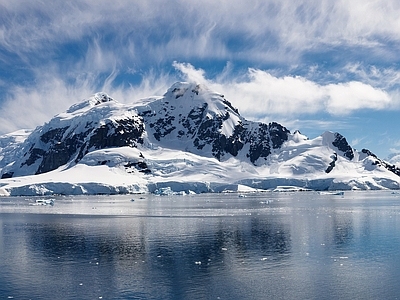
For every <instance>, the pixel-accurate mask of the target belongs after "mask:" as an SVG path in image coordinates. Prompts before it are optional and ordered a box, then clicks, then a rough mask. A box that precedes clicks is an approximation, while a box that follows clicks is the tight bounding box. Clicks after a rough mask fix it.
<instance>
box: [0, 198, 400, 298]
mask: <svg viewBox="0 0 400 300" xmlns="http://www.w3.org/2000/svg"><path fill="white" fill-rule="evenodd" d="M371 195H372V196H371ZM399 200H400V199H397V198H395V197H393V196H391V195H390V194H388V193H383V192H380V193H369V194H368V193H354V194H353V195H351V198H350V197H349V198H346V197H337V196H328V197H327V196H324V197H323V196H321V195H318V194H316V193H295V194H285V195H282V194H272V193H268V194H262V195H250V196H248V197H246V198H238V197H237V195H235V194H233V195H198V196H193V197H153V196H146V197H144V199H138V200H135V201H134V202H132V201H129V198H128V197H126V196H119V197H97V198H96V197H88V198H84V197H80V198H69V197H66V198H60V199H56V201H55V205H54V206H53V207H32V206H29V205H27V203H25V202H24V201H23V200H21V199H8V200H6V199H4V200H2V201H3V202H2V204H1V205H0V224H1V231H0V253H1V254H0V256H1V257H0V258H1V260H0V261H1V262H0V269H1V270H2V272H1V273H0V298H7V297H13V298H14V299H29V298H31V299H38V298H40V299H60V298H62V299H218V298H220V299H305V298H308V299H312V298H314V299H316V298H318V299H338V298H341V299H376V298H382V297H383V298H393V297H394V296H396V295H398V294H399V292H400V287H398V285H397V276H398V275H400V271H399V270H400V268H399V267H400V259H399V258H400V255H399V254H398V251H397V249H398V246H400V244H399V236H400V235H399V234H398V230H399V229H400V228H399V226H400V207H399V206H398V204H397V202H398V201H399ZM6 201H8V202H6ZM5 203H7V205H6V204H5Z"/></svg>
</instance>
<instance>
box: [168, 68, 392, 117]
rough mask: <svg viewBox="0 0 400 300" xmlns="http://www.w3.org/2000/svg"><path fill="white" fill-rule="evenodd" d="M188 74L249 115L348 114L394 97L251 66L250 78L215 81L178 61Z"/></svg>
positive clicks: (359, 85)
mask: <svg viewBox="0 0 400 300" xmlns="http://www.w3.org/2000/svg"><path fill="white" fill-rule="evenodd" d="M174 66H175V67H176V68H177V69H178V70H179V71H181V72H183V73H184V78H185V79H188V80H191V81H196V82H198V81H200V82H203V83H206V84H207V85H208V86H210V87H212V88H213V89H215V90H218V91H219V92H221V93H223V94H225V95H226V96H227V97H228V98H229V100H230V101H231V102H232V103H233V104H234V105H235V106H237V107H238V108H239V111H241V113H242V114H243V115H245V116H251V117H253V118H257V117H260V116H265V115H273V116H277V115H281V116H288V115H292V116H299V115H310V114H315V113H320V112H327V113H329V114H332V115H348V114H351V113H353V112H354V111H357V110H361V109H375V110H380V109H385V108H389V107H391V106H392V105H393V102H394V100H393V99H392V98H391V96H390V95H389V94H388V93H387V92H385V91H384V90H381V89H378V88H374V87H372V86H370V85H368V84H364V83H362V82H357V81H350V82H345V83H337V84H328V85H320V84H317V83H316V82H313V81H310V80H308V79H306V78H304V77H300V76H283V77H276V76H273V75H271V74H270V73H268V72H267V71H263V70H257V69H249V70H248V74H247V75H248V76H247V80H243V78H232V77H231V79H230V80H224V81H222V82H220V81H213V80H207V79H206V78H204V71H203V70H196V69H194V67H193V66H191V65H190V64H179V63H175V64H174Z"/></svg>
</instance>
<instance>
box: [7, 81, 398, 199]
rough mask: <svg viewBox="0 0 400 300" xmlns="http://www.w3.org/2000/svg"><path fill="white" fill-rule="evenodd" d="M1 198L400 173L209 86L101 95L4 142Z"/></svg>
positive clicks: (347, 184)
mask: <svg viewBox="0 0 400 300" xmlns="http://www.w3.org/2000/svg"><path fill="white" fill-rule="evenodd" d="M0 170H1V175H2V179H1V180H0V194H2V195H50V194H115V193H147V192H151V193H158V194H165V193H192V192H195V193H201V192H222V191H246V190H247V191H249V190H252V191H254V190H266V189H274V188H276V187H277V186H285V185H287V186H298V187H303V188H308V189H315V190H337V189H344V190H348V189H384V188H390V189H398V188H399V184H400V177H399V175H400V170H399V169H398V168H397V167H395V166H394V165H391V164H389V163H387V162H385V161H383V160H381V159H379V158H378V157H376V156H375V155H374V154H373V153H371V152H370V151H368V150H365V149H363V150H362V151H356V150H355V149H353V148H352V147H351V146H350V145H349V144H348V143H347V141H346V139H345V138H344V137H343V136H341V135H340V134H339V133H334V132H325V133H323V134H322V135H321V136H319V137H316V138H315V139H308V138H307V137H306V136H304V135H302V134H301V133H300V132H299V131H296V132H294V133H291V132H290V131H289V130H288V129H286V128H285V127H283V126H282V125H280V124H278V123H274V122H273V123H270V124H263V123H258V122H251V121H248V120H246V119H245V118H243V117H242V116H241V115H240V114H239V112H238V111H237V109H235V108H234V107H233V106H232V105H231V104H230V103H229V101H227V100H226V99H225V97H224V96H223V95H221V94H219V93H216V92H213V91H210V90H209V89H208V88H207V87H205V86H203V85H198V84H193V83H176V84H174V85H173V86H172V87H171V88H170V89H168V91H167V92H166V94H165V95H164V96H163V97H157V98H154V97H153V98H148V99H143V100H142V101H141V102H140V104H136V105H126V104H121V103H118V102H117V101H115V100H114V99H112V98H111V97H109V96H108V95H106V94H104V93H97V94H95V95H94V96H93V97H91V98H89V99H88V100H85V101H83V102H80V103H77V104H75V105H73V106H72V107H71V108H70V109H68V110H67V111H66V112H63V113H61V114H59V115H57V116H55V117H54V118H52V119H51V120H50V121H49V122H47V123H45V124H44V125H43V126H40V127H38V128H36V129H35V130H33V131H20V132H16V133H12V134H8V135H5V136H2V137H0Z"/></svg>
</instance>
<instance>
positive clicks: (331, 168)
mask: <svg viewBox="0 0 400 300" xmlns="http://www.w3.org/2000/svg"><path fill="white" fill-rule="evenodd" d="M331 158H332V161H331V162H330V163H329V166H328V168H326V170H325V173H330V172H331V171H332V170H333V168H334V167H335V165H336V161H337V153H333V155H332V156H331Z"/></svg>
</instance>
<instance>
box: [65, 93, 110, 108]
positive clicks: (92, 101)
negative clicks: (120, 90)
mask: <svg viewBox="0 0 400 300" xmlns="http://www.w3.org/2000/svg"><path fill="white" fill-rule="evenodd" d="M107 102H116V101H115V100H114V99H113V98H111V97H110V96H108V95H107V94H106V93H104V92H98V93H95V94H94V95H93V96H92V97H90V98H89V99H86V100H83V101H82V102H80V103H76V104H74V105H72V106H71V107H70V108H69V109H68V110H67V113H74V112H77V111H80V110H82V109H90V108H92V107H95V106H97V105H100V104H102V103H107Z"/></svg>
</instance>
